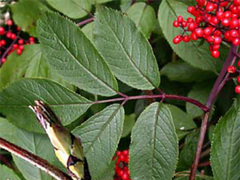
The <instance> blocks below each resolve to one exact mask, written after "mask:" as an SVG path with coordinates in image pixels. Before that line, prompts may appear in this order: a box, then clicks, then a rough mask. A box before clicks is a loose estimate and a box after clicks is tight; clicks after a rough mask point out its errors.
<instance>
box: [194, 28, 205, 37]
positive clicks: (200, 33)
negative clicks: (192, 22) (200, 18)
mask: <svg viewBox="0 0 240 180" xmlns="http://www.w3.org/2000/svg"><path fill="white" fill-rule="evenodd" d="M194 32H195V34H196V35H197V37H202V36H203V30H202V29H201V28H197V29H195V31H194Z"/></svg>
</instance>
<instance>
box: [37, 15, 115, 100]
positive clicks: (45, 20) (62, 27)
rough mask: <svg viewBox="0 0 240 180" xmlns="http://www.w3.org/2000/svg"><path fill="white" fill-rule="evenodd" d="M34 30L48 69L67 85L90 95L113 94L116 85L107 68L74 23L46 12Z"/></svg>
mask: <svg viewBox="0 0 240 180" xmlns="http://www.w3.org/2000/svg"><path fill="white" fill-rule="evenodd" d="M37 30H38V33H39V40H40V42H41V48H42V52H43V54H44V55H45V57H46V59H47V60H48V63H49V64H50V67H51V68H53V69H55V70H56V71H57V72H58V73H59V74H61V76H62V77H63V78H64V79H65V80H66V81H67V82H69V83H72V84H74V85H76V86H78V87H79V88H80V89H83V90H85V91H88V92H90V93H93V94H98V95H103V96H112V95H115V94H116V92H117V90H118V86H117V82H116V80H115V78H114V77H113V75H112V73H111V71H110V69H109V68H108V66H107V64H106V63H105V62H104V60H103V59H102V57H101V56H100V54H99V53H98V51H97V50H96V48H95V47H94V46H93V44H92V43H91V42H90V41H89V39H87V38H86V36H85V35H84V34H83V32H82V31H81V30H80V28H79V27H78V26H77V25H76V24H74V23H73V22H71V21H70V20H68V19H65V18H64V17H62V16H60V15H59V14H56V13H46V14H44V15H43V16H42V17H41V19H40V20H39V21H38V27H37Z"/></svg>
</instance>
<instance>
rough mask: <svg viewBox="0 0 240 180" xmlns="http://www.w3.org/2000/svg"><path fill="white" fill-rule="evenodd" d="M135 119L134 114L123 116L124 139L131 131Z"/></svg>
mask: <svg viewBox="0 0 240 180" xmlns="http://www.w3.org/2000/svg"><path fill="white" fill-rule="evenodd" d="M135 119H136V115H135V114H130V115H125V119H124V124H123V133H122V137H126V136H127V135H128V134H129V133H130V132H131V131H132V128H133V126H134V124H135Z"/></svg>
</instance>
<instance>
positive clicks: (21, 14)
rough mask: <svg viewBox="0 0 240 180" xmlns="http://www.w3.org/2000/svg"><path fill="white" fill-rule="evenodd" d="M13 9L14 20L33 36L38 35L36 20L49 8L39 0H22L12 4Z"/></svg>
mask: <svg viewBox="0 0 240 180" xmlns="http://www.w3.org/2000/svg"><path fill="white" fill-rule="evenodd" d="M10 7H11V10H12V13H13V20H14V22H15V23H16V24H17V25H18V26H19V27H20V28H21V29H22V30H23V31H27V32H28V33H30V34H31V35H32V36H37V33H36V22H37V20H38V18H39V17H40V15H41V13H42V12H43V11H48V10H49V9H48V8H47V7H46V6H45V5H43V4H42V3H41V2H40V1H39V0H31V1H30V0H20V1H19V2H17V3H14V4H12V5H11V6H10Z"/></svg>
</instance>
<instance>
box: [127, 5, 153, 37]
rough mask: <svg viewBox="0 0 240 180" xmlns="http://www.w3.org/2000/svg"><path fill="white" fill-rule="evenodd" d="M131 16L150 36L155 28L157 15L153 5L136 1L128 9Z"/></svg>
mask: <svg viewBox="0 0 240 180" xmlns="http://www.w3.org/2000/svg"><path fill="white" fill-rule="evenodd" d="M127 15H128V17H130V18H131V19H132V20H133V21H134V22H135V24H136V25H137V27H138V28H139V29H140V30H141V31H142V33H143V34H144V35H145V36H146V37H147V38H149V37H150V35H151V33H152V31H153V30H154V28H155V24H156V16H155V11H154V9H153V8H152V6H149V5H147V4H146V3H135V4H133V5H132V6H131V7H130V8H129V9H128V11H127Z"/></svg>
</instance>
